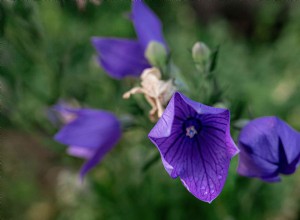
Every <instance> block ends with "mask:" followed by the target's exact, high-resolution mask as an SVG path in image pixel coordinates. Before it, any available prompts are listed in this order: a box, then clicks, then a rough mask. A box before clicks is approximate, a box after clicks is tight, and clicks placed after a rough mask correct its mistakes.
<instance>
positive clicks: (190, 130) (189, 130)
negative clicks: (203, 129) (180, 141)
mask: <svg viewBox="0 0 300 220" xmlns="http://www.w3.org/2000/svg"><path fill="white" fill-rule="evenodd" d="M196 134H197V131H196V129H195V127H194V126H193V125H192V126H190V127H187V128H186V134H185V135H186V136H189V137H190V138H192V137H194V135H196Z"/></svg>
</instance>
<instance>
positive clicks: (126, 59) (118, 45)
mask: <svg viewBox="0 0 300 220" xmlns="http://www.w3.org/2000/svg"><path fill="white" fill-rule="evenodd" d="M92 44H93V45H94V47H95V49H96V50H97V52H98V61H99V63H100V65H101V66H102V67H103V69H104V70H105V71H106V72H107V73H108V74H109V75H110V76H111V77H113V78H116V79H122V78H124V77H126V76H135V77H138V76H139V75H140V74H141V73H142V71H143V70H144V69H146V68H148V67H150V65H149V64H148V62H147V60H146V59H145V57H144V51H143V48H142V47H141V45H140V44H139V42H137V41H136V40H128V39H117V38H99V37H93V38H92Z"/></svg>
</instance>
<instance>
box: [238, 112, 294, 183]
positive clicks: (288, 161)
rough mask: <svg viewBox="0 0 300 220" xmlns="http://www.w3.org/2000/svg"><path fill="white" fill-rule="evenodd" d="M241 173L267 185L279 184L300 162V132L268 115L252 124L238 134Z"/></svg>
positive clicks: (239, 170) (239, 171)
mask: <svg viewBox="0 0 300 220" xmlns="http://www.w3.org/2000/svg"><path fill="white" fill-rule="evenodd" d="M238 145H239V148H240V150H241V153H240V156H239V165H238V169H237V171H238V173H239V174H240V175H243V176H247V177H257V178H260V179H262V180H264V181H267V182H276V181H280V177H279V174H286V175H288V174H292V173H294V172H295V170H296V168H297V166H298V165H299V163H300V133H299V132H297V131H295V130H294V129H293V128H291V127H290V126H289V125H288V124H286V123H285V122H284V121H282V120H281V119H279V118H277V117H274V116H269V117H261V118H257V119H255V120H253V121H251V122H249V123H248V124H247V125H246V126H245V127H244V128H243V130H242V131H241V133H240V135H239V144H238Z"/></svg>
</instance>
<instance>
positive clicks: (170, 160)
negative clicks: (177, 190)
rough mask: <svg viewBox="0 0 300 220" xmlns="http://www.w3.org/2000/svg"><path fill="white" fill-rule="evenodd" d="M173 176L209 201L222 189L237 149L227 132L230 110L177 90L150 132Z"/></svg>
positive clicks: (194, 193)
mask: <svg viewBox="0 0 300 220" xmlns="http://www.w3.org/2000/svg"><path fill="white" fill-rule="evenodd" d="M149 138H150V140H151V141H152V142H153V143H154V144H155V145H156V147H157V148H158V150H159V151H160V154H161V158H162V162H163V165H164V167H165V169H166V171H167V172H168V173H169V175H170V176H171V177H172V178H177V177H179V178H180V179H181V181H182V183H183V184H184V186H185V187H186V188H187V189H188V191H190V192H191V193H192V194H193V195H194V196H195V197H197V198H198V199H200V200H202V201H205V202H209V203H210V202H212V200H214V199H215V198H216V197H217V196H218V195H219V194H220V192H221V190H222V188H223V186H224V183H225V180H226V177H227V174H228V168H229V164H230V160H231V158H232V157H233V156H234V155H236V154H237V153H238V149H237V147H236V146H235V144H234V142H233V140H232V138H231V136H230V113H229V110H227V109H221V108H213V107H209V106H206V105H203V104H201V103H198V102H195V101H193V100H190V99H189V98H187V97H185V96H184V95H182V94H180V93H179V92H176V93H175V94H174V95H173V97H172V99H171V100H170V102H169V104H168V106H167V108H166V110H165V111H164V113H163V115H162V117H161V118H160V119H159V121H158V122H157V124H156V125H155V126H154V128H153V129H152V130H151V132H150V133H149Z"/></svg>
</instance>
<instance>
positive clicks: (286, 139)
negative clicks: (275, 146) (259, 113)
mask: <svg viewBox="0 0 300 220" xmlns="http://www.w3.org/2000/svg"><path fill="white" fill-rule="evenodd" d="M276 120H277V124H278V125H277V132H278V135H279V137H280V140H281V142H282V146H283V148H284V153H285V155H286V159H287V163H288V164H292V163H295V160H299V159H298V158H299V156H300V133H299V132H297V131H295V130H294V129H293V128H291V127H290V126H289V125H288V124H286V123H285V122H284V121H282V120H281V119H279V118H276ZM297 162H298V161H297Z"/></svg>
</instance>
